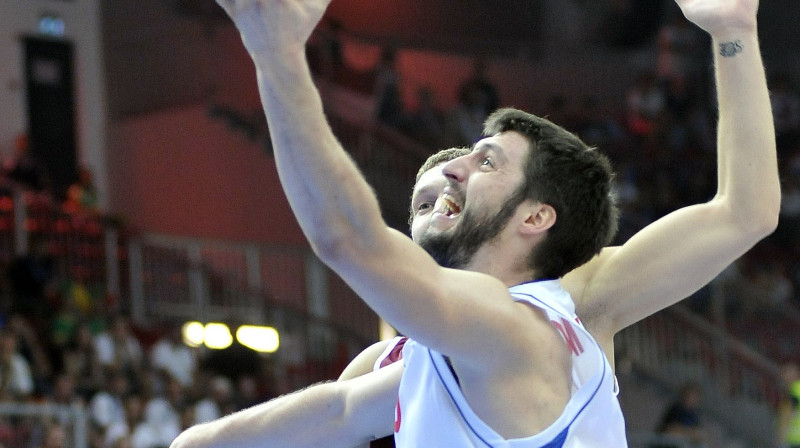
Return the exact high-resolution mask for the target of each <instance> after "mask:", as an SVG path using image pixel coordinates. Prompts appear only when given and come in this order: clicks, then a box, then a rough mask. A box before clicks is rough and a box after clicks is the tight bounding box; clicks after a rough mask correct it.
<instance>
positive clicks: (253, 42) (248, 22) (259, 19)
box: [217, 0, 330, 58]
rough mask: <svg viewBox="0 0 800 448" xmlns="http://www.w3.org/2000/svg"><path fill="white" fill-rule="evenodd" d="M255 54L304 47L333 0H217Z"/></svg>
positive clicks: (251, 51) (259, 54)
mask: <svg viewBox="0 0 800 448" xmlns="http://www.w3.org/2000/svg"><path fill="white" fill-rule="evenodd" d="M217 3H219V5H220V6H222V8H223V9H224V10H225V12H227V13H228V15H229V16H230V17H231V19H233V23H234V24H236V27H237V28H238V29H239V32H240V33H241V35H242V41H243V42H244V46H245V48H246V49H247V51H248V52H249V53H250V55H251V56H252V57H253V58H256V57H260V56H269V55H279V54H281V53H282V52H284V51H286V50H289V51H297V50H302V49H303V47H304V46H305V44H306V41H307V40H308V38H309V37H310V36H311V33H312V32H313V31H314V28H315V27H316V26H317V23H319V21H320V19H322V16H323V14H324V13H325V10H326V9H327V8H328V4H329V3H330V0H217Z"/></svg>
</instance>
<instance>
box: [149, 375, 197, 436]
mask: <svg viewBox="0 0 800 448" xmlns="http://www.w3.org/2000/svg"><path fill="white" fill-rule="evenodd" d="M164 383H165V384H164V393H163V394H158V395H156V396H154V397H151V398H150V399H149V400H148V401H147V403H145V406H144V419H145V420H146V421H147V422H148V423H149V424H150V425H151V426H152V427H154V428H155V430H156V432H157V434H158V438H159V440H161V441H162V445H163V446H169V444H170V442H172V440H173V439H175V437H177V436H178V434H180V432H181V431H182V430H183V429H185V428H184V426H183V423H182V418H183V414H184V413H186V412H187V411H186V410H187V409H189V410H190V414H191V415H192V420H191V422H190V423H189V424H193V423H194V420H193V412H191V409H192V407H191V406H188V402H187V401H188V400H187V398H186V395H187V393H188V390H187V389H186V388H184V387H183V386H182V385H181V382H180V381H178V380H177V379H175V378H172V377H166V378H165V379H164Z"/></svg>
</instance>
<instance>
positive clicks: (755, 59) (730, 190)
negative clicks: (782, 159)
mask: <svg viewBox="0 0 800 448" xmlns="http://www.w3.org/2000/svg"><path fill="white" fill-rule="evenodd" d="M713 44H714V52H715V66H716V77H717V79H716V84H717V93H718V98H719V99H718V101H719V125H718V147H719V167H718V168H719V192H718V194H720V195H726V196H727V200H729V201H730V202H731V203H733V204H735V205H736V208H737V212H736V213H735V215H736V216H737V217H739V218H740V219H741V220H742V222H741V224H742V225H743V226H745V227H744V228H746V229H752V230H753V231H754V232H756V233H757V235H756V237H759V238H760V237H762V236H763V235H761V236H758V233H763V232H770V231H771V230H772V229H773V228H774V225H775V223H776V222H777V215H778V211H779V209H780V185H779V177H778V162H777V154H776V148H775V130H774V125H773V119H772V109H771V106H770V100H769V91H768V89H767V82H766V76H765V74H764V67H763V64H762V61H761V52H760V49H759V42H758V36H757V33H756V30H752V31H740V32H726V33H724V34H722V33H721V34H719V35H716V36H713Z"/></svg>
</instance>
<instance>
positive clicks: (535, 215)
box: [520, 202, 556, 235]
mask: <svg viewBox="0 0 800 448" xmlns="http://www.w3.org/2000/svg"><path fill="white" fill-rule="evenodd" d="M555 223H556V209H554V208H553V207H552V206H551V205H548V204H542V203H540V202H535V203H533V204H532V205H531V206H530V208H529V209H528V215H527V217H526V219H525V221H523V222H522V225H521V226H520V227H521V230H522V232H523V233H525V234H529V235H535V234H540V233H544V232H546V231H547V230H549V229H550V227H553V225H554V224H555Z"/></svg>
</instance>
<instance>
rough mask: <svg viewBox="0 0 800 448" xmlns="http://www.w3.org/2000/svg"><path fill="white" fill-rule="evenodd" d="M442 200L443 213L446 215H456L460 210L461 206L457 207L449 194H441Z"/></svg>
mask: <svg viewBox="0 0 800 448" xmlns="http://www.w3.org/2000/svg"><path fill="white" fill-rule="evenodd" d="M442 202H443V203H444V207H445V210H444V211H445V215H447V216H451V215H456V214H458V213H459V212H460V211H461V207H459V206H458V204H457V203H456V202H455V200H453V198H452V197H450V196H443V197H442Z"/></svg>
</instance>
